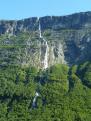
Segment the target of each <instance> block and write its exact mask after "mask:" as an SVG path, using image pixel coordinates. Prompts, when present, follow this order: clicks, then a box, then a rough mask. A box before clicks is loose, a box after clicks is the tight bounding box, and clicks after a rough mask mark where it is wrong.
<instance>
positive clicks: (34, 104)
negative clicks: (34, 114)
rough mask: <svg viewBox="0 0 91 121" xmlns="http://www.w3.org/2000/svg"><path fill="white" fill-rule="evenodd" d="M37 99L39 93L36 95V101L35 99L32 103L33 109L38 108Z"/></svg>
mask: <svg viewBox="0 0 91 121" xmlns="http://www.w3.org/2000/svg"><path fill="white" fill-rule="evenodd" d="M37 97H39V93H38V92H36V93H35V97H34V99H33V103H32V107H33V108H35V107H36V106H37V105H36V101H37Z"/></svg>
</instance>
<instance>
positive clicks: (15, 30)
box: [0, 12, 91, 69]
mask: <svg viewBox="0 0 91 121" xmlns="http://www.w3.org/2000/svg"><path fill="white" fill-rule="evenodd" d="M90 48H91V12H85V13H76V14H72V15H68V16H60V17H58V16H46V17H41V18H37V17H33V18H29V19H24V20H19V21H13V20H12V21H0V66H5V65H8V64H20V65H22V66H28V65H33V66H37V67H38V68H43V69H46V68H47V67H49V66H51V65H53V64H55V63H66V64H69V65H72V64H78V63H80V62H82V61H86V60H91V52H90Z"/></svg>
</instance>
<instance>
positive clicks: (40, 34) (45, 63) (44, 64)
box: [38, 18, 49, 69]
mask: <svg viewBox="0 0 91 121" xmlns="http://www.w3.org/2000/svg"><path fill="white" fill-rule="evenodd" d="M38 21H39V37H40V38H41V39H42V40H43V42H44V44H45V47H46V52H45V56H44V60H43V62H42V63H43V69H46V68H48V53H49V46H48V43H47V41H46V40H45V38H44V37H43V36H42V33H41V24H40V20H39V18H38Z"/></svg>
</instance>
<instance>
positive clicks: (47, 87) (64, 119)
mask: <svg viewBox="0 0 91 121" xmlns="http://www.w3.org/2000/svg"><path fill="white" fill-rule="evenodd" d="M36 91H37V92H38V93H39V97H37V100H36V107H33V106H32V104H33V99H34V97H35V93H36ZM90 120H91V63H90V62H86V63H83V64H80V65H78V66H76V65H74V66H72V67H71V68H69V67H68V66H66V65H60V64H56V65H54V66H52V67H50V68H49V69H48V70H46V71H41V70H40V71H38V70H37V69H36V68H35V67H23V68H22V67H19V66H17V65H15V66H13V65H11V66H8V67H7V66H6V67H1V68H0V121H90Z"/></svg>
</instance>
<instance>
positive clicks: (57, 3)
mask: <svg viewBox="0 0 91 121" xmlns="http://www.w3.org/2000/svg"><path fill="white" fill-rule="evenodd" d="M85 11H91V0H0V19H1V20H2V19H5V20H6V19H7V20H14V19H15V20H19V19H24V18H28V17H42V16H47V15H50V16H52V15H55V16H62V15H68V14H72V13H77V12H85Z"/></svg>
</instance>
